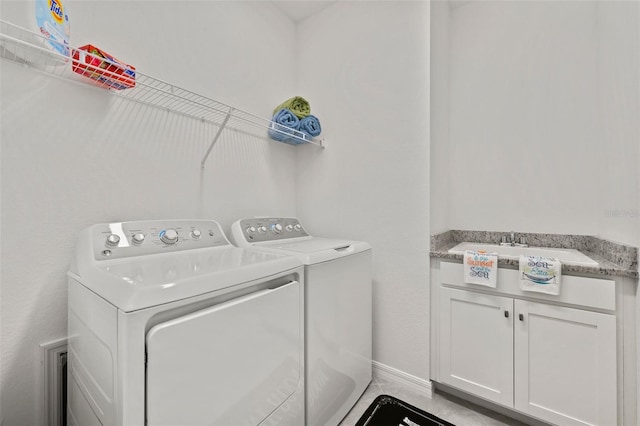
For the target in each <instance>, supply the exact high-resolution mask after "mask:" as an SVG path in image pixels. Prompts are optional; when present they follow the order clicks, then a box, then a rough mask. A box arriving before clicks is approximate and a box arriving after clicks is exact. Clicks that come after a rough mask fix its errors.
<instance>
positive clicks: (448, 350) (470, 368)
mask: <svg viewBox="0 0 640 426" xmlns="http://www.w3.org/2000/svg"><path fill="white" fill-rule="evenodd" d="M440 307H441V309H442V311H441V313H440V372H441V376H440V378H441V380H442V381H443V382H444V383H447V384H449V385H451V386H455V387H457V388H458V389H461V390H464V391H467V392H470V393H473V394H474V395H478V396H480V397H482V398H485V399H488V400H490V401H493V402H497V403H500V404H504V405H512V404H513V320H512V317H513V315H512V312H513V299H511V298H507V297H500V296H491V295H485V294H478V293H473V292H470V291H465V290H458V289H453V288H443V289H442V291H441V292H440Z"/></svg>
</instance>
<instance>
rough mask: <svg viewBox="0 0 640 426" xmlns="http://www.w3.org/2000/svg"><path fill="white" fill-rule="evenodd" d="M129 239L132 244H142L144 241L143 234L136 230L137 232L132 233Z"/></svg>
mask: <svg viewBox="0 0 640 426" xmlns="http://www.w3.org/2000/svg"><path fill="white" fill-rule="evenodd" d="M131 240H132V241H133V243H134V244H142V243H143V242H144V234H142V233H140V232H138V233H137V234H133V235H132V236H131Z"/></svg>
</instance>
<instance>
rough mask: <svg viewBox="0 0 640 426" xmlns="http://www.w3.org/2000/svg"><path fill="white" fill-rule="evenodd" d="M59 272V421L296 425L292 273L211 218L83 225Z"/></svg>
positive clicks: (298, 302)
mask: <svg viewBox="0 0 640 426" xmlns="http://www.w3.org/2000/svg"><path fill="white" fill-rule="evenodd" d="M68 276H69V308H68V309H69V336H70V337H69V351H68V359H69V369H68V372H69V373H68V376H69V377H68V389H69V390H68V419H69V424H70V425H81V426H86V425H135V426H139V425H153V426H156V425H172V426H175V425H205V424H207V425H221V426H228V425H247V426H256V425H261V426H266V425H292V426H300V425H302V424H304V324H303V318H304V312H303V309H304V286H303V285H302V284H301V283H302V282H303V279H304V268H303V266H302V263H301V262H300V261H299V260H298V259H296V258H295V257H293V256H286V255H282V254H280V255H278V254H269V253H265V252H260V251H256V250H246V249H241V248H237V247H234V246H232V245H231V244H230V243H229V241H228V240H227V238H226V237H225V235H224V234H223V232H222V230H221V228H220V225H219V224H218V223H217V222H215V221H212V220H179V221H178V220H167V221H136V222H122V223H106V224H99V225H94V226H91V227H89V228H87V229H85V230H83V231H82V232H81V234H80V236H79V238H78V242H77V247H76V254H75V260H74V261H73V263H72V266H71V268H70V271H69V273H68Z"/></svg>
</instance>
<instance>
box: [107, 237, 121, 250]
mask: <svg viewBox="0 0 640 426" xmlns="http://www.w3.org/2000/svg"><path fill="white" fill-rule="evenodd" d="M119 242H120V236H119V235H116V234H109V236H108V237H107V245H108V246H111V247H114V246H117V245H118V243H119Z"/></svg>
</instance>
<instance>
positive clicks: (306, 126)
mask: <svg viewBox="0 0 640 426" xmlns="http://www.w3.org/2000/svg"><path fill="white" fill-rule="evenodd" d="M300 131H301V132H303V133H305V134H307V135H309V136H311V137H312V138H313V137H316V136H318V135H319V134H320V132H321V131H322V129H321V128H320V121H319V120H318V118H317V117H316V116H314V115H307V116H306V117H305V118H303V119H302V120H300Z"/></svg>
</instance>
